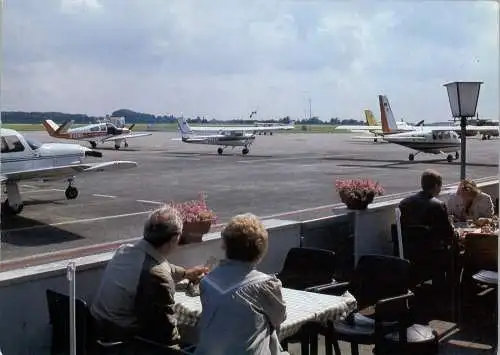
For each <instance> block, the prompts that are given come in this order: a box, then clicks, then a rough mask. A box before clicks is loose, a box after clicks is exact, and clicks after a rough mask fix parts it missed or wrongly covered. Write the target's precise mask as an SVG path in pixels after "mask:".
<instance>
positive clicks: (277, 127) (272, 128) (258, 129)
mask: <svg viewBox="0 0 500 355" xmlns="http://www.w3.org/2000/svg"><path fill="white" fill-rule="evenodd" d="M254 112H255V111H254ZM254 112H252V114H254ZM251 116H252V115H251ZM294 128H295V124H294V122H293V121H292V122H291V123H290V124H287V125H284V124H271V125H267V124H266V123H256V124H255V125H254V126H243V125H241V126H194V127H191V130H192V131H193V132H196V133H198V132H203V133H211V132H218V133H219V134H222V133H223V132H225V131H230V132H246V133H249V132H251V133H252V134H266V133H269V135H272V134H273V132H277V131H287V130H291V129H294Z"/></svg>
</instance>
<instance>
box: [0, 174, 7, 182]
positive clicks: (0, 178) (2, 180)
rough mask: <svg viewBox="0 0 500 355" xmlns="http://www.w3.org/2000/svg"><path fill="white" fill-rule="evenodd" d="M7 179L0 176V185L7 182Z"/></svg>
mask: <svg viewBox="0 0 500 355" xmlns="http://www.w3.org/2000/svg"><path fill="white" fill-rule="evenodd" d="M7 180H8V179H7V178H6V177H5V176H3V175H0V183H2V182H4V181H7Z"/></svg>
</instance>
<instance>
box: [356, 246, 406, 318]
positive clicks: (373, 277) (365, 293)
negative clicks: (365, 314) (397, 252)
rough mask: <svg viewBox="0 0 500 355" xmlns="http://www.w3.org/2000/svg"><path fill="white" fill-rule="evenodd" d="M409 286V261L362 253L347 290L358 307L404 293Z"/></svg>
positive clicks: (361, 307)
mask: <svg viewBox="0 0 500 355" xmlns="http://www.w3.org/2000/svg"><path fill="white" fill-rule="evenodd" d="M409 286H410V262H409V261H408V260H406V259H401V258H399V257H395V256H386V255H363V256H362V257H361V258H360V259H359V261H358V264H357V266H356V269H355V270H354V274H353V278H352V280H351V281H350V286H349V291H350V292H351V293H352V294H353V296H354V297H355V298H356V301H357V303H358V307H359V309H363V308H365V307H367V306H371V305H373V304H375V303H376V302H377V301H379V300H381V299H383V298H388V297H394V296H399V295H402V294H406V293H407V292H408V290H409Z"/></svg>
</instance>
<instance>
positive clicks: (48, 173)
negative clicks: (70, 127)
mask: <svg viewBox="0 0 500 355" xmlns="http://www.w3.org/2000/svg"><path fill="white" fill-rule="evenodd" d="M0 136H1V142H2V154H1V155H0V162H1V166H2V170H1V173H0V182H1V183H2V184H3V185H5V187H6V193H7V199H6V200H5V202H3V204H2V213H7V214H18V213H20V212H21V210H22V209H23V206H24V205H23V201H22V198H21V194H20V193H19V186H18V183H19V182H20V181H23V180H44V181H49V180H59V179H62V180H67V181H68V187H67V188H66V191H65V195H66V198H67V199H70V200H71V199H75V198H76V197H77V196H78V189H77V188H76V187H74V186H73V185H72V184H73V180H74V175H75V174H79V173H91V172H98V171H104V170H113V169H126V168H132V167H136V166H137V163H136V162H132V161H110V162H103V163H84V160H85V158H86V157H89V156H90V157H98V158H100V157H102V153H101V152H96V151H94V150H92V149H89V148H86V147H82V146H81V145H79V144H66V143H45V144H40V143H38V142H35V141H33V140H30V139H26V138H24V137H23V136H22V135H21V134H19V133H18V132H17V131H15V130H12V129H5V128H0Z"/></svg>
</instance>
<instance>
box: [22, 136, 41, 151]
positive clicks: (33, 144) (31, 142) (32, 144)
mask: <svg viewBox="0 0 500 355" xmlns="http://www.w3.org/2000/svg"><path fill="white" fill-rule="evenodd" d="M26 142H27V143H28V145H29V146H30V148H31V149H33V150H36V149H38V148H40V147H41V146H42V143H40V142H38V141H36V140H34V139H26Z"/></svg>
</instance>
